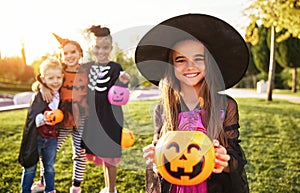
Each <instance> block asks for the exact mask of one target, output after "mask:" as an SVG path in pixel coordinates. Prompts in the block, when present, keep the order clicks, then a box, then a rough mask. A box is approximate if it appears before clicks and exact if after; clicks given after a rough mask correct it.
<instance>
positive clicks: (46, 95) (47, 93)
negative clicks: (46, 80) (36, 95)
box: [40, 84, 53, 103]
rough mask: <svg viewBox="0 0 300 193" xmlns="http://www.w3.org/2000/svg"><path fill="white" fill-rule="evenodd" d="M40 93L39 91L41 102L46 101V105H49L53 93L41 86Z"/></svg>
mask: <svg viewBox="0 0 300 193" xmlns="http://www.w3.org/2000/svg"><path fill="white" fill-rule="evenodd" d="M40 91H41V94H42V97H43V100H44V101H46V102H47V103H50V102H51V101H52V99H53V93H52V92H51V90H50V89H49V88H47V87H45V86H44V85H42V84H41V85H40Z"/></svg>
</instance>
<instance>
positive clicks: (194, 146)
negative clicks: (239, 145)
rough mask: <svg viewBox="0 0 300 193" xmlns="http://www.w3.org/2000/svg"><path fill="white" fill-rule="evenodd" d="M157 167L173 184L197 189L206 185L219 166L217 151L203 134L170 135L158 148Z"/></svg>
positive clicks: (166, 136) (163, 137) (185, 132)
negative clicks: (216, 165)
mask: <svg viewBox="0 0 300 193" xmlns="http://www.w3.org/2000/svg"><path fill="white" fill-rule="evenodd" d="M154 159H155V164H156V167H157V170H158V172H159V173H160V175H161V176H162V177H163V178H164V179H165V180H167V181H168V182H170V183H172V184H177V185H195V184H199V183H201V182H203V181H205V180H206V179H207V178H208V177H209V176H210V175H211V173H212V170H213V169H214V166H215V149H214V146H213V143H212V141H211V140H210V139H209V137H208V136H207V135H206V134H204V133H202V132H199V131H169V132H167V133H166V134H165V135H163V136H162V137H161V138H160V139H159V140H158V142H157V144H156V146H155V156H154Z"/></svg>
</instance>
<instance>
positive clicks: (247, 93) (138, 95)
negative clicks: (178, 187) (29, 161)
mask: <svg viewBox="0 0 300 193" xmlns="http://www.w3.org/2000/svg"><path fill="white" fill-rule="evenodd" d="M225 93H226V94H228V95H230V96H232V97H233V98H265V99H267V93H257V92H256V91H255V90H250V89H240V88H230V89H228V90H226V91H225ZM25 96H26V97H25ZM29 96H31V95H30V93H22V94H20V96H19V98H20V99H26V100H28V99H29ZM158 98H160V92H159V90H158V89H157V88H151V89H136V90H133V91H131V93H130V100H131V101H135V100H149V99H158ZM272 98H273V99H283V100H288V101H290V102H293V103H299V104H300V97H298V96H291V95H286V94H274V93H273V94H272ZM14 103H16V101H14V102H13V99H5V98H2V99H0V112H1V111H10V110H14V109H22V108H28V106H29V104H28V103H27V102H24V101H22V102H21V103H16V104H14Z"/></svg>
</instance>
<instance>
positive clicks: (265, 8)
mask: <svg viewBox="0 0 300 193" xmlns="http://www.w3.org/2000/svg"><path fill="white" fill-rule="evenodd" d="M295 2H296V1H295V0H286V1H282V0H273V1H265V0H250V4H249V6H248V7H247V8H246V9H245V10H244V14H245V15H247V16H248V18H250V20H251V21H250V23H251V26H253V23H257V22H258V21H259V22H261V23H262V24H263V25H264V26H265V27H266V28H270V27H271V26H275V30H276V32H280V31H282V30H285V32H286V33H284V34H282V36H280V37H279V38H278V39H277V40H278V41H282V40H284V39H285V38H287V37H289V35H291V36H293V37H295V38H299V39H300V20H299V16H300V9H299V7H298V6H297V3H295ZM247 31H248V35H251V34H252V35H254V36H255V33H251V31H253V32H255V28H254V27H250V28H249V29H248V30H247ZM254 39H255V38H254ZM249 40H251V38H250V37H249Z"/></svg>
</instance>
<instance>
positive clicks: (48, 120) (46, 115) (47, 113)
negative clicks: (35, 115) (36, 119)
mask: <svg viewBox="0 0 300 193" xmlns="http://www.w3.org/2000/svg"><path fill="white" fill-rule="evenodd" d="M50 112H51V111H45V112H44V121H45V123H46V124H47V125H54V124H53V123H52V122H51V118H50Z"/></svg>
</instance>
